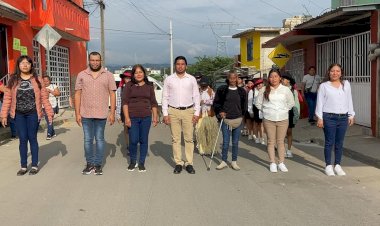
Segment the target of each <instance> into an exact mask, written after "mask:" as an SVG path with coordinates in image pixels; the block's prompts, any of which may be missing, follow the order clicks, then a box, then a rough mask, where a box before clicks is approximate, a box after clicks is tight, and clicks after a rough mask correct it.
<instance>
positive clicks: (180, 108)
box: [169, 104, 194, 110]
mask: <svg viewBox="0 0 380 226" xmlns="http://www.w3.org/2000/svg"><path fill="white" fill-rule="evenodd" d="M169 107H171V108H174V109H177V110H186V109H189V108H192V107H194V104H192V105H190V106H187V107H177V108H176V107H173V106H170V105H169Z"/></svg>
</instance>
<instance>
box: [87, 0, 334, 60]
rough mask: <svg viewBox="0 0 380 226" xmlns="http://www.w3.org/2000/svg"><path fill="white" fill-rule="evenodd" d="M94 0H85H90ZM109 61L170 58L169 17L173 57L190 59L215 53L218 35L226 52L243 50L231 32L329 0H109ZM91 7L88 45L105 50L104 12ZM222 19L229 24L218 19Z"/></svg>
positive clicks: (317, 9) (324, 6)
mask: <svg viewBox="0 0 380 226" xmlns="http://www.w3.org/2000/svg"><path fill="white" fill-rule="evenodd" d="M94 1H95V0H85V2H86V3H91V2H94ZM104 2H105V4H106V9H105V28H106V29H107V30H106V31H105V49H106V56H105V58H106V64H114V65H132V64H136V63H140V64H145V63H153V64H168V63H169V62H170V42H169V21H170V19H171V20H172V23H173V49H174V57H175V56H178V55H183V56H185V57H186V58H187V59H188V61H189V63H192V62H195V61H196V59H195V57H197V56H216V49H217V48H216V47H217V40H219V41H222V42H223V41H226V43H227V51H226V52H225V53H223V55H227V56H234V55H237V54H239V39H232V38H231V36H232V35H234V34H237V33H240V32H242V29H246V28H251V27H281V26H282V20H283V19H285V18H289V17H292V16H294V15H305V14H306V15H307V14H311V15H312V16H313V17H316V16H319V15H321V14H322V13H324V12H327V11H329V10H330V7H331V1H330V0H181V1H176V0H104ZM86 9H87V10H88V11H89V12H90V38H91V40H90V42H89V45H88V47H89V51H99V52H100V29H99V28H100V16H99V14H100V13H99V8H97V7H96V6H95V5H92V6H88V8H86ZM218 23H219V24H221V23H224V24H229V25H218Z"/></svg>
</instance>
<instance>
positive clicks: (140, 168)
mask: <svg viewBox="0 0 380 226" xmlns="http://www.w3.org/2000/svg"><path fill="white" fill-rule="evenodd" d="M138 167H139V172H146V169H145V166H144V164H141V163H140V164H139V165H138Z"/></svg>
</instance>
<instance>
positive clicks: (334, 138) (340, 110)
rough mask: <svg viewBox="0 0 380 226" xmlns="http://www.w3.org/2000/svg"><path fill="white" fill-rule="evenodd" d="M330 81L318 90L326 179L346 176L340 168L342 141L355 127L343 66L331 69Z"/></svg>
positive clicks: (331, 66) (331, 67)
mask: <svg viewBox="0 0 380 226" xmlns="http://www.w3.org/2000/svg"><path fill="white" fill-rule="evenodd" d="M327 76H328V81H327V82H324V83H322V84H321V85H320V86H319V91H318V98H317V107H316V111H315V114H316V116H317V117H318V121H317V126H318V127H319V128H323V132H324V133H325V150H324V152H325V162H326V168H325V173H326V175H327V176H334V175H335V173H336V174H337V175H338V176H344V175H346V173H345V172H344V171H343V169H342V167H341V166H340V163H341V159H342V154H343V141H344V136H345V134H346V130H347V127H348V125H349V126H351V125H353V124H354V116H355V112H354V107H353V105H352V96H351V86H350V83H349V82H348V81H347V80H343V70H342V66H341V65H339V64H332V65H330V67H329V69H328V71H327ZM333 146H335V150H334V151H335V161H334V165H335V166H334V167H333V166H332V165H331V151H332V147H333Z"/></svg>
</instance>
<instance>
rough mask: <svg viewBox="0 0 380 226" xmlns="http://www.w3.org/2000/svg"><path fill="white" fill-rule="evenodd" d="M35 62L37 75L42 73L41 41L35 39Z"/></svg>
mask: <svg viewBox="0 0 380 226" xmlns="http://www.w3.org/2000/svg"><path fill="white" fill-rule="evenodd" d="M33 63H34V70H35V71H36V73H37V75H41V52H40V43H38V42H37V41H36V40H34V39H33Z"/></svg>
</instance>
